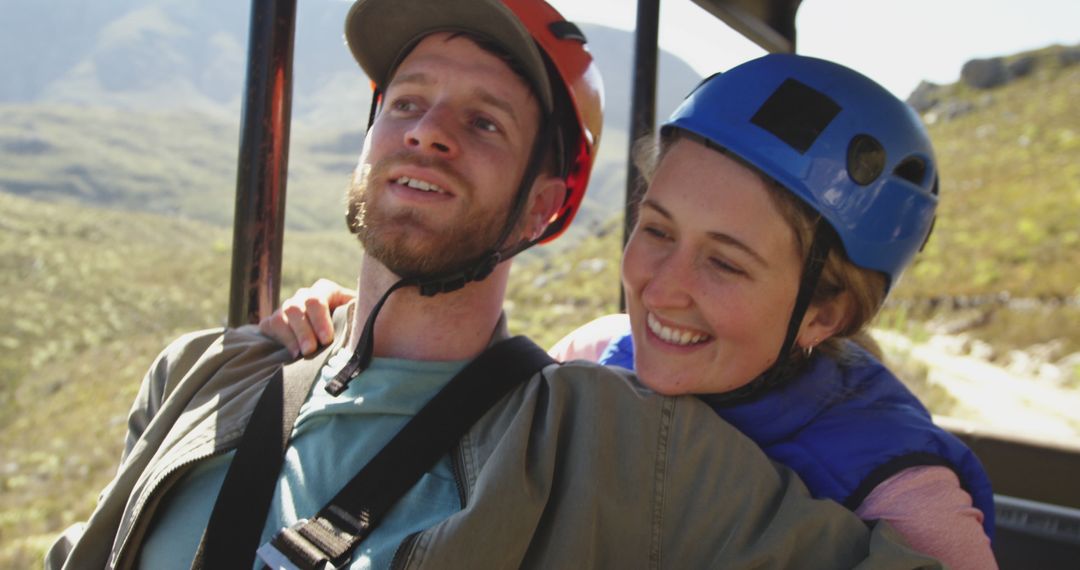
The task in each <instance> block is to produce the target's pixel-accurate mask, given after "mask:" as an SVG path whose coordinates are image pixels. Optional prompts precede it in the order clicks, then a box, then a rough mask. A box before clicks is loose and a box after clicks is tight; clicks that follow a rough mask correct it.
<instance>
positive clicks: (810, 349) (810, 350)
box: [803, 339, 818, 359]
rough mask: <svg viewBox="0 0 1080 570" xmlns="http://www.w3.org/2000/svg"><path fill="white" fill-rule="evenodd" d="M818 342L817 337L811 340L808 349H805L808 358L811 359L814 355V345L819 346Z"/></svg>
mask: <svg viewBox="0 0 1080 570" xmlns="http://www.w3.org/2000/svg"><path fill="white" fill-rule="evenodd" d="M817 344H818V341H817V339H814V340H812V341H810V345H809V346H807V347H806V349H805V350H804V351H803V354H804V355H805V356H806V358H808V359H809V358H810V357H811V356H813V355H814V347H815V346H817Z"/></svg>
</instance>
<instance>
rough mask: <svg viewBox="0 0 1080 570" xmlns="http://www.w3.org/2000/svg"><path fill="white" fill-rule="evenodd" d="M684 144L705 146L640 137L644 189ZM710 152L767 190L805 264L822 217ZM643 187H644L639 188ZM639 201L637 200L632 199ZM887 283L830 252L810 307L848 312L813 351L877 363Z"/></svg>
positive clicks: (797, 358)
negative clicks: (877, 323) (856, 351)
mask: <svg viewBox="0 0 1080 570" xmlns="http://www.w3.org/2000/svg"><path fill="white" fill-rule="evenodd" d="M680 137H682V138H689V139H691V140H695V141H696V142H698V143H702V144H704V143H705V141H703V140H701V139H698V138H697V137H695V136H694V135H692V134H689V133H685V132H683V131H679V130H674V132H673V133H672V134H671V135H669V136H665V137H664V138H663V139H662V140H660V139H658V138H657V137H655V136H653V135H646V136H644V137H641V138H640V139H638V140H637V141H636V142H635V143H634V149H633V156H634V163H635V165H636V166H637V168H638V170H639V171H640V172H641V174H642V176H643V178H644V179H645V182H646V183H649V182H651V181H652V175H653V173H654V172H655V171H656V166H657V165H658V164H659V162H660V160H661V159H662V158H663V156H664V154H665V153H666V152H667V151H668V150H669V149H670V148H671V147H672V146H673V143H674V142H675V140H677V139H678V138H680ZM706 146H708V147H709V148H711V149H713V150H716V151H717V152H720V153H723V154H724V155H726V156H728V157H729V158H731V159H732V160H735V161H737V162H738V163H740V164H742V165H743V166H746V167H747V168H749V169H750V170H751V171H753V172H755V173H756V174H757V175H758V176H759V177H760V178H761V180H762V181H763V182H764V183H765V187H766V188H768V189H769V196H770V198H771V199H772V201H773V204H774V205H775V206H776V207H777V209H778V210H779V211H780V214H781V215H782V216H783V217H784V220H785V221H786V222H787V223H788V226H790V227H791V229H792V231H793V233H794V235H795V247H796V251H798V253H799V258H800V259H806V257H807V256H808V255H810V246H811V243H812V241H813V239H814V227H815V225H816V224H817V223H818V220H819V219H820V218H821V215H820V214H818V213H817V212H815V211H814V209H813V208H811V207H810V206H809V205H808V204H806V203H805V202H803V201H802V200H800V199H799V198H797V197H796V196H795V194H793V193H792V192H791V191H789V190H788V189H787V188H785V187H783V186H782V185H781V184H780V183H779V182H777V181H775V180H773V179H772V178H771V177H770V176H768V175H767V174H765V173H764V172H762V171H761V170H760V169H758V168H757V167H755V166H754V165H752V164H749V163H747V162H746V161H745V160H743V159H742V158H740V157H739V156H736V155H734V154H732V153H730V152H728V151H727V150H726V149H723V148H721V147H718V146H716V145H711V144H707V145H706ZM642 186H644V185H642ZM637 199H640V197H637ZM887 284H888V283H887V278H886V277H885V275H884V274H882V273H880V272H878V271H874V270H872V269H864V268H862V267H859V266H857V265H855V264H854V263H852V262H851V260H849V259H848V257H847V254H845V253H844V250H843V247H842V246H840V247H833V248H832V249H831V250H830V251H829V256H828V258H827V259H826V261H825V266H824V267H823V268H822V271H821V277H820V278H819V279H818V284H817V288H816V289H815V290H814V296H813V297H812V299H811V301H810V302H811V305H818V304H821V303H824V302H826V301H830V300H833V299H835V298H837V297H839V296H841V295H844V296H847V298H848V299H847V300H848V302H847V303H846V307H847V311H846V314H845V315H844V318H843V322H842V323H841V326H840V328H839V329H838V330H837V331H836V333H835V334H834V335H833V336H831V337H829V338H828V339H825V340H823V341H821V343H820V344H818V345H817V347H815V350H820V351H821V352H822V353H824V354H827V355H829V356H831V357H833V358H834V359H836V360H838V361H840V362H841V363H844V362H848V361H849V360H851V359H852V358H853V355H852V351H851V350H849V349H847V348H846V345H847V343H848V341H853V342H855V343H856V344H858V345H859V346H862V347H863V348H864V349H866V350H867V351H869V352H870V353H871V354H873V355H874V356H876V357H878V358H879V359H880V358H881V356H882V355H881V348H880V347H879V346H878V345H877V343H876V342H874V340H873V338H872V337H871V336H870V334H869V332H868V330H867V328H868V326H869V323H870V321H872V320H873V318H874V317H875V316H876V315H877V312H878V310H879V309H881V305H882V303H884V302H885V294H886V286H887ZM790 357H791V360H792V361H793V362H795V363H800V362H802V361H804V360H805V357H804V354H803V352H802V350H800V349H799V347H798V346H794V347H792V354H791V355H790Z"/></svg>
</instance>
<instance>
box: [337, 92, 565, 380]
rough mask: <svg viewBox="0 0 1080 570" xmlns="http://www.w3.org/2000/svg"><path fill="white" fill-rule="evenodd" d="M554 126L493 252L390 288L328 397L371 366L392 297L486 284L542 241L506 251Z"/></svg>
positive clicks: (537, 149)
mask: <svg viewBox="0 0 1080 570" xmlns="http://www.w3.org/2000/svg"><path fill="white" fill-rule="evenodd" d="M377 98H378V92H376V94H375V95H374V96H373V98H372V106H371V112H372V115H371V118H370V119H369V123H368V129H369V130H370V129H371V122H373V121H374V116H375V111H376V105H377V104H376V101H377ZM551 122H553V121H541V123H540V129H539V132H537V136H536V139H535V140H534V141H533V147H532V151H531V152H530V153H529V162H528V164H526V167H525V172H524V174H523V176H522V178H521V183H520V184H519V185H518V189H517V192H516V193H515V194H514V199H513V202H511V204H510V211H509V212H508V213H507V216H506V221H505V222H504V223H503V228H502V231H501V232H499V238H498V239H497V240H496V241H495V243H494V245H493V246H492V248H491V249H489V250H488V251H487V252H485V253H483V254H481V255H480V256H478V257H476V258H474V259H472V260H471V261H467V262H465V263H463V264H462V265H461V268H460V269H457V270H450V271H446V272H443V273H440V274H437V275H428V276H422V277H405V278H402V279H400V280H398V281H397V282H396V283H394V284H393V285H391V286H390V288H389V289H387V290H386V292H385V293H383V295H382V297H380V298H379V301H378V302H377V303H375V306H374V307H372V309H371V313H370V314H368V318H367V321H366V322H365V323H364V329H363V331H362V332H361V333H360V340H359V342H358V343H357V346H356V351H355V352H353V355H352V356H351V357H350V358H349V362H348V363H346V364H345V366H344V367H343V368H342V369H341V371H340V372H338V373H337V375H336V376H334V378H333V380H331V381H330V382H329V383H328V384H327V385H326V391H327V392H328V393H330V394H331V395H333V396H339V395H341V393H342V392H344V391H345V389H346V388H348V386H349V382H351V381H352V380H353V379H355V378H356V377H357V376H359V375H360V373H362V372H363V371H364V370H367V368H368V367H369V366H371V360H372V358H373V357H374V353H375V319H376V318H378V316H379V312H380V311H382V308H383V305H385V304H386V300H387V299H389V298H390V295H391V294H392V293H393V292H394V291H397V290H398V289H401V288H402V287H408V286H415V287H419V289H420V294H421V295H423V296H425V297H433V296H435V295H437V294H439V293H450V292H452V291H457V290H458V289H461V288H462V287H464V286H465V285H467V284H468V283H471V282H473V281H482V280H483V279H485V278H486V277H487V276H488V275H491V272H492V271H494V270H495V267H496V266H497V265H499V263H501V262H503V261H505V260H507V259H510V258H512V257H514V256H515V255H517V254H519V253H521V252H522V251H525V250H526V249H528V248H530V247H532V246H533V245H535V244H536V243H537V242H538V241H539V240H519V241H518V242H517V243H515V244H514V245H512V246H510V247H506V248H504V247H503V244H504V243H505V242H506V241H507V240H508V239H509V238H510V236H511V235H512V234H513V233H514V230H516V229H517V227H518V223H519V222H520V219H521V216H522V214H523V213H524V211H525V207H526V205H527V204H528V202H529V194H530V191H531V190H532V186H533V183H534V182H535V181H536V178H537V176H538V175H539V173H540V168H541V167H542V165H543V160H544V150H545V148H546V147H547V144H548V142H549V141H548V139H549V137H550V136H551V128H550V126H549V124H550V123H551Z"/></svg>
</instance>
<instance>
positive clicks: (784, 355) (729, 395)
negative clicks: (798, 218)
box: [704, 219, 837, 405]
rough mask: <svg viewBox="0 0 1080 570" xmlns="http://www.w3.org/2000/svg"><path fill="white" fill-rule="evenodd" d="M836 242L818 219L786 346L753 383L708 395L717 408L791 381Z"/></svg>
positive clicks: (786, 334) (823, 222) (826, 227)
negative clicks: (795, 351) (794, 355)
mask: <svg viewBox="0 0 1080 570" xmlns="http://www.w3.org/2000/svg"><path fill="white" fill-rule="evenodd" d="M836 239H837V238H836V234H835V232H834V231H833V229H832V226H830V225H829V223H828V222H826V221H825V220H823V219H818V221H817V223H816V224H815V227H814V240H813V242H811V244H810V252H809V253H808V254H807V256H806V259H805V260H804V261H803V269H802V278H801V280H800V281H799V293H798V294H797V295H796V297H795V307H794V308H793V309H792V311H791V319H790V320H789V321H788V326H787V332H786V333H785V334H784V343H783V344H782V345H780V353H779V354H777V356H776V361H775V362H773V364H772V366H770V367H769V369H768V370H766V371H765V372H763V373H762V374H761V376H758V377H757V378H755V379H754V380H752V381H751V382H750V383H749V384H747V385H745V386H742V387H741V388H738V389H736V390H732V391H731V392H725V393H722V394H709V395H708V396H704V399H705V400H707V401H708V402H709V403H711V404H717V405H733V404H736V403H743V402H745V401H746V400H750V399H753V398H754V397H756V396H759V395H761V394H763V393H765V391H766V390H768V389H769V388H773V387H775V386H778V385H780V384H781V383H783V382H784V381H785V380H786V379H787V378H786V375H785V369H786V368H787V365H788V363H789V361H790V360H791V349H792V348H793V347H794V346H795V340H796V339H797V338H798V336H799V329H800V328H801V327H802V321H803V317H805V316H806V311H807V309H809V308H810V301H812V300H813V298H814V292H815V291H817V286H818V282H819V281H820V280H821V271H822V270H823V269H824V268H825V261H826V260H827V259H828V258H829V252H830V251H831V250H832V248H833V244H834V243H836Z"/></svg>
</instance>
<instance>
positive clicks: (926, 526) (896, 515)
mask: <svg viewBox="0 0 1080 570" xmlns="http://www.w3.org/2000/svg"><path fill="white" fill-rule="evenodd" d="M855 514H857V515H859V517H860V518H862V519H864V520H885V521H888V522H889V523H890V524H891V525H892V526H893V527H894V528H896V530H897V531H899V532H900V534H902V535H903V536H904V538H905V539H907V541H908V543H909V544H910V545H911V547H912V548H914V549H915V550H918V551H919V552H922V553H924V554H929V555H930V556H933V557H934V558H937V559H938V560H940V561H942V562H943V563H944V564H945V565H946V566H947V567H949V568H952V569H971V570H986V569H991V570H993V569H996V568H997V562H996V561H995V560H994V553H993V551H991V550H990V539H989V538H987V536H986V533H985V532H984V531H983V526H982V523H983V513H982V511H980V510H979V509H976V508H975V507H973V506H972V504H971V496H970V495H968V494H967V492H966V491H964V490H963V489H962V488H961V487H960V480H959V479H958V478H957V477H956V473H953V471H952V470H951V469H949V468H947V467H938V466H934V467H912V468H909V469H905V470H903V471H901V472H900V473H897V474H896V475H893V476H892V477H890V478H888V479H886V480H885V481H884V482H882V483H881V484H880V485H878V486H877V487H875V488H874V490H873V491H871V493H870V495H869V496H867V497H866V500H865V501H863V503H862V505H860V506H859V508H858V509H855Z"/></svg>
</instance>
